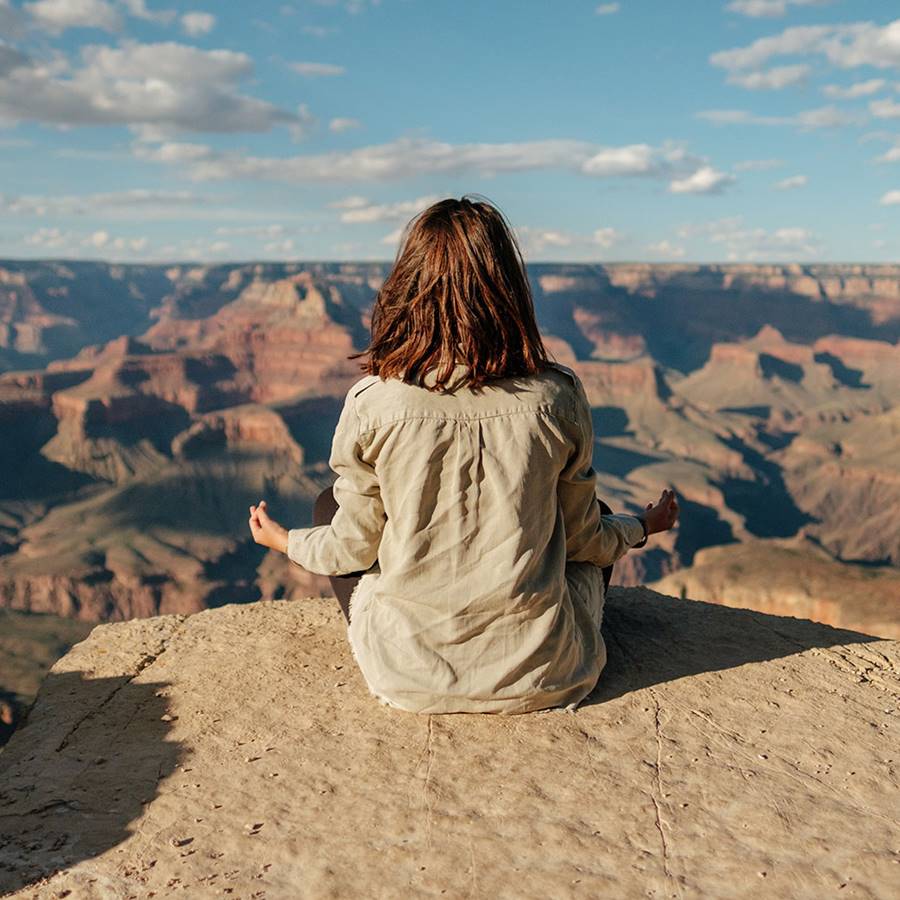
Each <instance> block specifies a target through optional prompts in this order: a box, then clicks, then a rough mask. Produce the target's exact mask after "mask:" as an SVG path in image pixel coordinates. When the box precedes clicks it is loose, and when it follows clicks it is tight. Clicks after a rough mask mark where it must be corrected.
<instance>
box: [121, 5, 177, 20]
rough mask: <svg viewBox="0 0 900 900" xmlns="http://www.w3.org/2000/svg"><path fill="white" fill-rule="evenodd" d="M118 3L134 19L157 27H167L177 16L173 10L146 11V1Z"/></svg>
mask: <svg viewBox="0 0 900 900" xmlns="http://www.w3.org/2000/svg"><path fill="white" fill-rule="evenodd" d="M120 3H121V4H122V6H124V7H125V8H126V9H127V10H128V14H129V15H131V16H134V18H136V19H143V20H144V21H146V22H156V23H157V24H158V25H168V24H169V23H170V22H172V20H173V19H174V18H175V16H176V15H178V13H177V12H176V11H175V10H174V9H157V10H150V9H147V3H146V0H120Z"/></svg>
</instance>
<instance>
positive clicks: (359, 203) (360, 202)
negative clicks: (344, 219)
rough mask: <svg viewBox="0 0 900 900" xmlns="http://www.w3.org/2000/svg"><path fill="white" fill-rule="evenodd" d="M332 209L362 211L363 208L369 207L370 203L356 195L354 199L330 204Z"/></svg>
mask: <svg viewBox="0 0 900 900" xmlns="http://www.w3.org/2000/svg"><path fill="white" fill-rule="evenodd" d="M328 206H329V207H330V208H331V209H360V208H361V207H363V206H369V201H368V200H367V199H366V198H365V197H360V196H358V195H354V196H352V197H343V198H342V199H340V200H335V201H334V202H332V203H329V204H328Z"/></svg>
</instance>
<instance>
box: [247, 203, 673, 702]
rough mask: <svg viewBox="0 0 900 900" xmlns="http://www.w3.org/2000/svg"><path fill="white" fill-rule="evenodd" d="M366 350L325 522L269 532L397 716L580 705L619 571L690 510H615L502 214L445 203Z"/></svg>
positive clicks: (394, 286) (418, 239)
mask: <svg viewBox="0 0 900 900" xmlns="http://www.w3.org/2000/svg"><path fill="white" fill-rule="evenodd" d="M358 356H365V358H366V359H365V363H364V371H365V372H366V373H367V374H366V375H365V376H364V377H362V378H360V380H359V381H357V382H356V383H355V384H354V385H353V386H352V387H351V388H350V390H349V391H348V392H347V396H346V400H345V402H344V407H343V410H342V412H341V416H340V420H339V422H338V425H337V429H336V431H335V435H334V442H333V445H332V451H331V458H330V465H331V468H332V469H333V470H334V472H335V473H336V474H337V480H336V481H335V482H334V486H333V489H329V490H328V491H326V492H323V494H322V496H320V497H319V499H318V500H317V503H316V510H315V515H316V519H315V524H314V525H312V526H311V527H308V528H292V529H290V530H287V529H285V528H284V527H283V526H281V525H279V524H278V523H277V522H276V521H275V520H274V519H272V518H271V516H270V515H269V513H268V509H267V505H266V502H265V501H260V503H259V504H258V505H256V506H251V507H250V529H251V531H252V533H253V537H254V538H255V539H256V541H257V542H258V543H260V544H263V545H265V546H268V547H272V548H274V549H276V550H280V551H281V552H284V553H286V554H287V555H288V557H289V558H290V559H291V560H293V561H294V562H295V563H298V564H299V565H301V566H302V567H303V568H304V569H307V570H308V571H310V572H315V573H319V574H323V575H328V576H331V579H332V584H333V586H334V589H335V593H336V594H337V596H338V599H339V600H340V601H341V606H342V608H343V611H344V614H345V615H346V616H347V619H348V623H349V624H348V631H347V633H348V638H349V641H350V646H351V648H352V650H353V654H354V657H355V659H356V661H357V663H358V665H359V668H360V670H361V671H362V675H363V677H364V679H365V681H366V683H367V684H368V686H369V689H370V690H371V692H372V693H373V694H374V695H375V696H376V697H378V698H379V699H380V700H381V701H382V702H384V703H386V704H389V705H390V706H393V707H398V708H400V709H404V710H409V711H412V712H419V713H452V712H493V713H521V712H528V711H531V710H537V709H545V708H548V707H553V706H568V707H570V708H574V707H575V706H577V704H578V703H579V702H580V701H581V700H583V699H584V698H585V697H586V696H587V694H589V693H590V691H591V690H592V689H593V687H594V685H595V684H596V683H597V680H598V678H599V675H600V672H601V670H602V668H603V666H604V664H605V662H606V649H605V646H604V644H603V639H602V637H601V634H600V623H601V618H602V615H603V604H604V598H605V594H606V587H607V584H608V578H609V573H610V567H611V565H612V564H613V563H614V562H615V561H616V560H617V559H619V558H620V557H621V556H623V555H624V554H625V553H626V552H627V551H628V550H629V549H630V548H632V547H636V546H642V545H643V544H644V543H645V542H646V539H647V536H648V535H649V534H653V533H654V532H659V531H664V530H666V529H669V528H671V527H672V526H673V525H674V524H675V521H676V519H677V517H678V502H677V500H676V499H675V493H674V491H671V490H668V489H667V490H664V491H663V492H662V494H661V496H660V498H659V500H658V501H657V502H656V503H648V504H646V507H645V508H644V509H643V510H641V511H640V512H638V513H637V514H636V515H630V514H626V513H618V514H616V513H612V512H611V511H609V508H608V507H606V506H604V505H601V503H602V501H600V500H599V499H598V497H597V496H596V493H595V489H596V473H595V471H594V469H593V467H592V452H593V447H594V439H593V431H592V423H591V415H590V405H589V403H588V400H587V397H586V395H585V391H584V388H583V386H582V384H581V382H580V380H579V378H578V377H577V375H576V374H575V373H574V372H573V371H572V369H570V368H567V367H566V366H562V365H559V364H557V363H555V362H552V361H550V360H549V359H548V355H547V351H546V350H545V348H544V346H543V343H542V341H541V338H540V335H539V333H538V328H537V324H536V322H535V315H534V307H533V302H532V297H531V292H530V289H529V285H528V280H527V277H526V275H525V270H524V266H523V263H522V258H521V254H520V252H519V249H518V246H517V245H516V242H515V239H514V237H513V235H512V232H511V230H510V228H509V226H508V225H507V223H506V221H505V220H504V218H503V216H502V215H501V214H500V212H499V211H498V210H497V209H496V208H495V207H494V206H492V205H491V204H490V203H488V202H486V201H483V200H480V199H475V200H470V199H469V198H467V197H466V198H463V199H462V200H453V199H451V200H443V201H441V202H439V203H436V204H434V205H433V206H431V207H429V208H428V209H427V210H425V211H424V212H422V213H421V214H420V215H419V216H417V217H416V218H415V219H413V220H412V222H411V223H410V224H409V225H408V226H407V229H406V231H405V233H404V236H403V239H402V243H401V247H400V251H399V253H398V256H397V259H396V261H395V263H394V266H393V268H392V270H391V272H390V274H389V276H388V278H387V279H386V281H385V282H384V285H383V286H382V288H381V289H380V291H379V292H378V296H377V298H376V300H375V305H374V309H373V313H372V339H371V342H370V344H369V346H368V348H367V349H366V350H365V351H363V352H362V353H358V354H354V357H351V358H355V357H358Z"/></svg>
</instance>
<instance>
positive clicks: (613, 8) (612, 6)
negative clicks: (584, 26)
mask: <svg viewBox="0 0 900 900" xmlns="http://www.w3.org/2000/svg"><path fill="white" fill-rule="evenodd" d="M621 8H622V7H621V4H620V3H601V4H600V5H599V6H598V7H597V8H596V9H595V10H594V13H595V14H596V15H598V16H611V15H612V14H613V13H617V12H618V11H619V10H620V9H621Z"/></svg>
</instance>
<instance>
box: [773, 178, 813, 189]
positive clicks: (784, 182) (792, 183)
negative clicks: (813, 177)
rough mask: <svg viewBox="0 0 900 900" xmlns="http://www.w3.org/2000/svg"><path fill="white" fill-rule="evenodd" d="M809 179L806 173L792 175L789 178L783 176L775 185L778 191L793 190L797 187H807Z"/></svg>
mask: <svg viewBox="0 0 900 900" xmlns="http://www.w3.org/2000/svg"><path fill="white" fill-rule="evenodd" d="M808 181H809V179H808V178H807V177H806V176H805V175H791V176H790V177H789V178H782V179H781V181H776V182H775V184H774V185H773V187H774V188H775V190H776V191H793V190H795V189H796V188H802V187H806V184H807V182H808Z"/></svg>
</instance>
